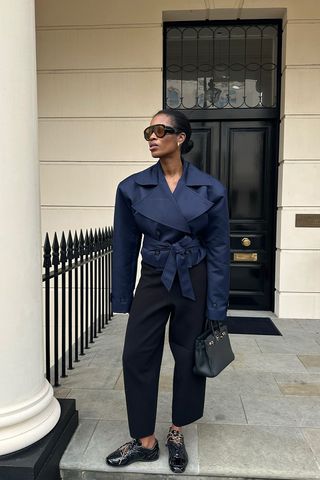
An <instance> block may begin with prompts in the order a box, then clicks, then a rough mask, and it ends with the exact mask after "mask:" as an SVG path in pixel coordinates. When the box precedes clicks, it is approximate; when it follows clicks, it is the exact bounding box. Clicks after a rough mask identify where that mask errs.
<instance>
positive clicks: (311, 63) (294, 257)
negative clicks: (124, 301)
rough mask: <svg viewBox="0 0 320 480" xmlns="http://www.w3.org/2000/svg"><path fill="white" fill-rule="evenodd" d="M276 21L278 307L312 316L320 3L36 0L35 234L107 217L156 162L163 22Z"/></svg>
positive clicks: (316, 289) (318, 240) (319, 258)
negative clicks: (120, 191)
mask: <svg viewBox="0 0 320 480" xmlns="http://www.w3.org/2000/svg"><path fill="white" fill-rule="evenodd" d="M207 18H208V19H236V18H240V19H253V18H254V19H258V20H261V19H266V18H282V19H283V34H282V44H283V45H282V65H281V72H282V79H281V86H282V90H281V114H280V121H281V123H280V125H281V126H280V150H279V165H278V169H279V171H278V205H277V213H276V215H277V227H276V230H277V232H276V234H277V241H276V266H275V269H276V280H275V313H276V314H277V315H278V316H279V317H285V318H319V317H320V228H310V227H309V228H307V227H305V228H301V227H299V228H297V227H295V215H296V213H317V214H319V213H320V189H319V181H320V153H319V152H320V149H319V147H320V143H319V142H320V141H319V134H318V131H319V126H320V98H319V96H318V95H317V93H318V87H319V84H320V51H319V48H318V44H319V41H320V28H319V26H320V3H319V2H318V1H317V0H305V1H304V2H300V1H299V0H268V1H266V0H241V1H239V0H189V1H186V0H184V1H182V0H170V1H169V0H162V1H159V2H150V1H148V0H138V1H134V2H133V1H129V0H119V1H117V2H112V1H105V0H94V1H90V2H88V1H87V0H69V1H68V2H64V1H63V0H39V1H38V2H36V23H37V67H38V105H39V108H38V114H39V156H40V165H41V204H42V238H44V234H45V232H47V231H48V232H49V233H50V234H52V233H53V232H54V231H57V232H60V231H62V230H66V231H68V230H69V229H80V228H88V227H89V228H90V227H99V226H105V225H112V220H113V207H114V196H115V188H116V186H117V184H118V182H119V181H120V180H121V179H123V178H124V177H125V176H127V175H129V174H131V173H133V172H136V171H138V170H141V169H143V168H146V167H147V166H149V165H150V163H151V162H152V161H153V160H152V159H151V157H150V155H149V152H148V150H147V148H146V145H145V142H144V140H143V136H142V134H141V132H142V129H143V128H144V126H145V125H146V124H147V122H149V120H150V116H151V115H152V114H153V113H154V112H155V111H157V110H158V109H159V108H161V107H162V64H163V52H162V24H163V21H164V20H203V19H207Z"/></svg>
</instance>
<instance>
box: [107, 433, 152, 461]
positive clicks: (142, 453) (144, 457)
mask: <svg viewBox="0 0 320 480" xmlns="http://www.w3.org/2000/svg"><path fill="white" fill-rule="evenodd" d="M158 458H159V443H158V440H157V439H156V442H155V444H154V446H153V447H152V448H146V447H144V446H143V445H142V443H141V440H139V439H138V438H134V439H133V440H130V441H129V442H126V443H124V444H123V445H121V446H120V447H119V448H117V450H115V451H114V452H112V453H110V455H108V456H107V457H106V463H107V464H108V465H111V466H112V467H124V466H125V465H129V464H130V463H133V462H153V461H154V460H158Z"/></svg>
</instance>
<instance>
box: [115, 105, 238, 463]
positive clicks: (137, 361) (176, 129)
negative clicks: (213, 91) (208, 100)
mask: <svg viewBox="0 0 320 480" xmlns="http://www.w3.org/2000/svg"><path fill="white" fill-rule="evenodd" d="M144 136H145V139H146V140H147V141H148V143H149V150H150V152H151V155H152V157H154V158H158V159H159V160H158V161H157V162H156V163H155V164H153V165H152V166H151V167H148V168H146V169H145V170H142V171H140V172H138V173H135V174H133V175H130V176H129V177H127V178H125V179H124V180H122V181H121V182H120V183H119V185H118V188H117V193H116V204H115V214H114V233H113V262H112V294H111V300H112V305H113V312H117V313H128V312H129V318H128V323H127V329H126V334H125V342H124V349H123V355H122V362H123V375H124V386H125V395H126V404H127V413H128V423H129V430H130V435H131V437H132V438H133V439H132V440H131V441H128V442H126V443H125V444H124V445H121V446H120V447H119V448H118V449H117V450H115V451H114V452H112V453H111V454H110V455H108V457H107V458H106V461H107V464H108V465H112V466H124V465H128V464H129V463H132V462H134V461H153V460H157V459H158V458H159V443H158V440H157V439H156V437H155V433H154V429H155V421H156V408H157V397H158V384H159V374H160V367H161V360H162V353H163V346H164V338H165V328H166V323H167V320H168V318H169V316H170V324H169V344H170V348H171V351H172V354H173V357H174V360H175V367H174V377H173V396H172V424H171V426H170V429H169V432H168V435H167V441H166V446H167V447H168V452H169V466H170V469H171V470H172V471H173V472H183V471H184V470H185V468H186V465H187V463H188V454H187V451H186V447H185V444H184V436H183V433H182V426H183V425H187V424H189V423H191V422H194V421H195V420H197V419H199V418H201V417H202V416H203V408H204V398H205V386H206V378H205V377H201V376H197V375H195V374H193V372H192V368H193V362H194V342H195V338H196V337H197V336H198V335H200V333H201V332H202V331H203V327H204V322H205V320H206V318H208V319H209V320H222V321H223V320H224V319H225V317H226V309H227V304H228V295H229V263H230V258H229V257H230V253H229V251H230V246H229V215H228V206H227V194H226V189H225V188H224V186H223V185H222V184H221V183H220V182H219V181H218V180H217V179H215V178H214V177H212V176H211V175H209V174H207V173H205V172H202V171H201V170H200V169H198V168H197V167H195V166H194V165H193V164H192V163H190V162H188V161H187V160H185V159H184V158H183V157H182V156H181V154H184V153H187V152H189V151H190V150H191V148H192V146H193V143H192V141H191V140H190V136H191V128H190V124H189V121H188V119H187V118H186V117H185V115H184V114H183V113H181V112H180V111H174V110H161V111H159V112H158V113H156V114H155V115H154V117H153V118H152V120H151V123H150V126H149V127H147V128H146V129H145V130H144ZM142 234H143V235H144V239H143V245H142V250H141V255H142V261H141V277H140V280H139V283H138V285H137V288H136V291H135V295H134V296H133V290H134V286H135V281H136V271H137V258H138V254H139V250H140V243H141V237H142Z"/></svg>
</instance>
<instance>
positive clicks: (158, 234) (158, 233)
mask: <svg viewBox="0 0 320 480" xmlns="http://www.w3.org/2000/svg"><path fill="white" fill-rule="evenodd" d="M160 234H161V232H160V230H159V229H158V228H157V229H156V235H157V237H158V238H159V237H160Z"/></svg>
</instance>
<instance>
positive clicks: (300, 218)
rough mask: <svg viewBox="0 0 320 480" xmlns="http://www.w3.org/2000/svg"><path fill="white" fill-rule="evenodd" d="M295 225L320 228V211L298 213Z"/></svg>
mask: <svg viewBox="0 0 320 480" xmlns="http://www.w3.org/2000/svg"><path fill="white" fill-rule="evenodd" d="M295 226H296V227H318V228H320V213H296V225H295Z"/></svg>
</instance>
